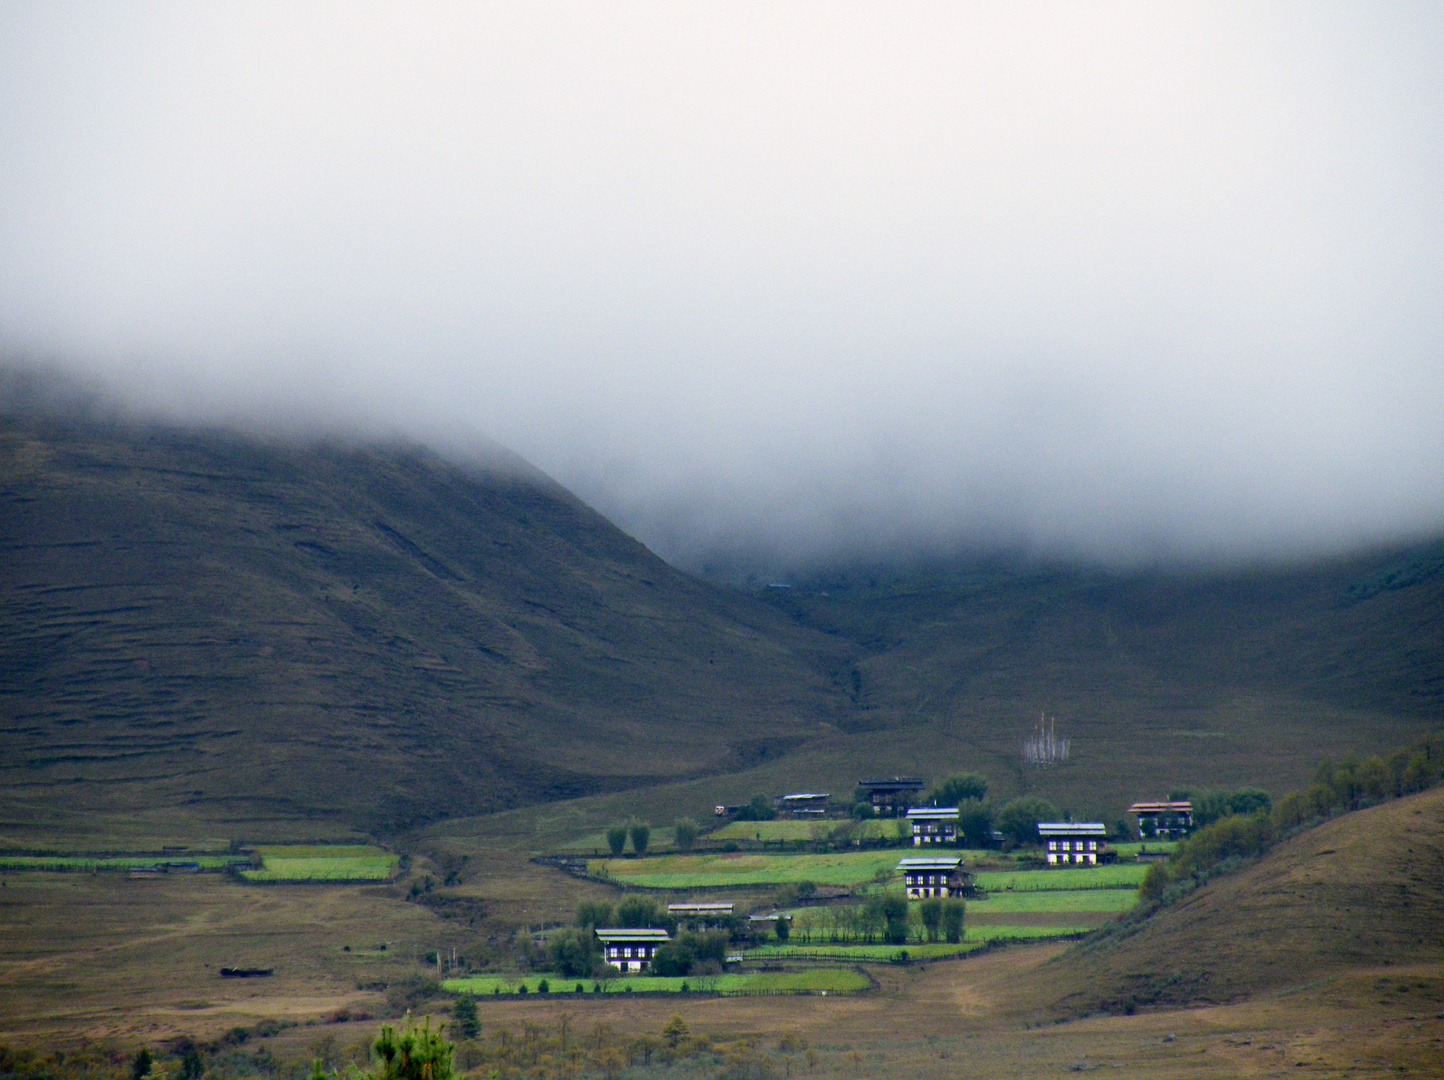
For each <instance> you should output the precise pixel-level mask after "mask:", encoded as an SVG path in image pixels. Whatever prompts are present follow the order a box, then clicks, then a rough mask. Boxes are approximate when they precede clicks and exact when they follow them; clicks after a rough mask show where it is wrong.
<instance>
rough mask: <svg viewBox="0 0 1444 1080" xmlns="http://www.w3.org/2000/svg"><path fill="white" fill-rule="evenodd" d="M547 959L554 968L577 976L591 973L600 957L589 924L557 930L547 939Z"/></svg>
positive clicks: (574, 976) (571, 975) (568, 974)
mask: <svg viewBox="0 0 1444 1080" xmlns="http://www.w3.org/2000/svg"><path fill="white" fill-rule="evenodd" d="M547 959H548V960H549V961H550V962H551V966H552V967H553V968H554V969H555V970H557V971H559V972H561V973H562V974H563V975H566V976H569V977H571V978H577V977H579V976H583V975H590V974H591V973H592V969H593V968H595V967H596V966H597V961H598V960H600V959H601V948H600V946H599V945H598V943H597V936H596V935H595V934H594V933H592V929H591V927H590V926H585V927H583V928H580V929H575V930H574V929H566V930H558V931H557V932H556V933H554V934H552V936H551V938H550V940H548V941H547Z"/></svg>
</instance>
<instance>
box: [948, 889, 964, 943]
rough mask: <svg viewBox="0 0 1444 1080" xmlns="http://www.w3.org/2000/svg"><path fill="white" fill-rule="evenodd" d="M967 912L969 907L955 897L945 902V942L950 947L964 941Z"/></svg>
mask: <svg viewBox="0 0 1444 1080" xmlns="http://www.w3.org/2000/svg"><path fill="white" fill-rule="evenodd" d="M966 912H967V905H966V904H965V903H964V902H963V901H962V900H960V899H958V898H957V897H955V896H954V897H949V898H948V899H947V900H944V901H943V940H944V941H946V942H947V943H948V944H949V945H956V944H957V943H958V942H960V941H962V940H963V922H964V920H965V918H966Z"/></svg>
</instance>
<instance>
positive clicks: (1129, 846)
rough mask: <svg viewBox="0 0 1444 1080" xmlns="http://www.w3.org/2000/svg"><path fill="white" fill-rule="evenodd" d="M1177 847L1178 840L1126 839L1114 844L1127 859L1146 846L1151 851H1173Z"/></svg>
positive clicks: (1115, 848) (1121, 855)
mask: <svg viewBox="0 0 1444 1080" xmlns="http://www.w3.org/2000/svg"><path fill="white" fill-rule="evenodd" d="M1176 847H1178V841H1177V840H1142V841H1140V840H1131V841H1130V840H1125V841H1124V842H1123V843H1121V844H1114V845H1113V849H1114V850H1115V851H1117V852H1118V854H1119V856H1120V857H1122V858H1125V859H1132V858H1134V857H1136V856H1137V855H1138V853H1139V852H1140V851H1142V850H1143V849H1144V848H1147V849H1148V850H1149V851H1151V852H1152V851H1163V852H1171V851H1172V850H1173V849H1174V848H1176Z"/></svg>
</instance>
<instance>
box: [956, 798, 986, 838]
mask: <svg viewBox="0 0 1444 1080" xmlns="http://www.w3.org/2000/svg"><path fill="white" fill-rule="evenodd" d="M958 840H959V841H960V842H962V843H963V844H965V845H967V846H968V847H974V848H985V847H989V846H991V845H992V843H993V810H992V807H990V806H988V805H986V804H985V803H981V802H979V801H978V800H977V799H964V800H963V801H962V802H960V803H958Z"/></svg>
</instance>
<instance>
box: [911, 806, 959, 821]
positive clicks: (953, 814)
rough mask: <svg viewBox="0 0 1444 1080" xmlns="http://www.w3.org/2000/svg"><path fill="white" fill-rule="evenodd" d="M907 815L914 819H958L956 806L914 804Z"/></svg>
mask: <svg viewBox="0 0 1444 1080" xmlns="http://www.w3.org/2000/svg"><path fill="white" fill-rule="evenodd" d="M907 816H908V817H909V818H910V819H911V820H914V821H957V820H958V808H957V807H956V806H914V807H913V808H912V809H911V810H909V811H908V813H907Z"/></svg>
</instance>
